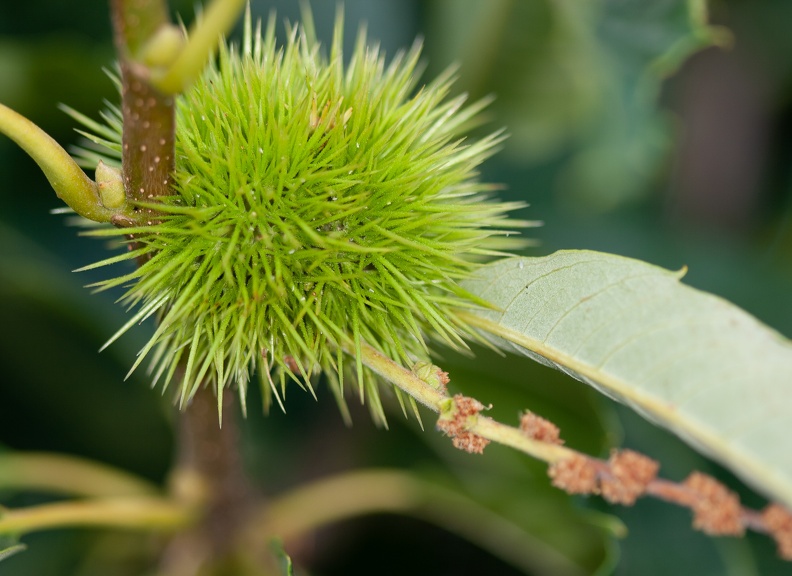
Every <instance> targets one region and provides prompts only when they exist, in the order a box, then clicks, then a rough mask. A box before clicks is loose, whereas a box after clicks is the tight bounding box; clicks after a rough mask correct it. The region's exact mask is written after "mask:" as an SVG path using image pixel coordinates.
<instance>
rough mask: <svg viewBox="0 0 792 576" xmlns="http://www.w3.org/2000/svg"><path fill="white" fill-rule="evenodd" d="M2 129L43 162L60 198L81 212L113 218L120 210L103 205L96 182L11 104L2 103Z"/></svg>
mask: <svg viewBox="0 0 792 576" xmlns="http://www.w3.org/2000/svg"><path fill="white" fill-rule="evenodd" d="M0 133H3V134H5V135H6V136H8V137H9V138H11V140H13V141H14V142H16V143H17V144H18V145H19V146H20V147H21V148H22V149H23V150H24V151H25V152H27V153H28V155H29V156H30V157H31V158H33V160H34V161H35V162H36V164H38V165H39V167H40V168H41V170H42V171H43V172H44V175H45V176H46V177H47V180H49V183H50V185H51V186H52V189H53V190H55V194H57V195H58V198H60V199H61V200H63V201H64V202H66V204H68V205H69V207H70V208H72V209H73V210H74V211H75V212H77V214H79V215H80V216H84V217H85V218H88V219H89V220H95V221H96V222H110V220H111V218H112V217H113V216H114V215H115V214H117V213H118V212H119V211H117V210H109V209H108V208H106V207H104V206H103V205H102V202H101V200H100V196H99V189H98V186H97V185H96V182H94V181H93V180H91V179H90V178H88V176H86V175H85V172H83V171H82V169H80V167H79V166H77V163H76V162H75V161H74V159H72V157H71V156H69V154H68V152H66V150H64V149H63V148H62V147H61V146H60V144H58V143H57V142H55V140H53V139H52V138H51V137H50V136H49V134H47V133H46V132H44V131H43V130H42V129H41V128H39V127H38V126H36V125H35V124H34V123H33V122H31V121H30V120H28V119H27V118H25V117H24V116H22V115H20V114H18V113H16V112H14V111H13V110H11V108H8V107H7V106H3V105H2V104H0Z"/></svg>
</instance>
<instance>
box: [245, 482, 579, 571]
mask: <svg viewBox="0 0 792 576" xmlns="http://www.w3.org/2000/svg"><path fill="white" fill-rule="evenodd" d="M378 513H394V514H403V515H409V516H412V517H415V518H419V519H422V520H425V521H427V522H430V523H432V524H435V525H437V526H440V527H442V528H444V529H446V530H448V531H449V532H452V533H454V534H457V535H459V536H461V537H463V538H465V539H467V540H469V541H471V542H473V543H475V544H477V545H479V546H481V547H482V548H484V549H486V550H489V551H490V552H492V553H493V554H494V555H495V556H497V557H499V558H503V559H504V560H506V561H508V562H511V563H512V564H513V565H515V566H518V567H520V568H522V569H524V570H525V571H526V572H528V573H531V574H553V575H555V576H559V575H576V576H577V575H581V574H582V573H583V572H582V570H580V568H579V567H577V566H576V565H575V564H574V563H572V562H570V561H569V560H568V559H567V558H566V557H564V556H563V555H561V554H559V553H558V552H557V551H556V550H555V549H553V548H552V547H550V546H549V545H547V544H546V543H544V542H542V541H541V540H538V539H537V538H536V537H535V536H533V535H531V534H530V533H528V532H526V531H525V530H524V529H523V528H521V527H520V526H518V525H516V524H514V523H513V522H511V521H510V520H508V519H506V518H503V517H502V516H500V515H498V514H496V513H494V512H492V511H491V510H488V509H487V508H485V507H483V506H481V505H480V504H478V503H477V502H475V501H474V500H472V499H471V498H468V497H467V496H464V495H462V494H459V493H456V492H455V491H453V490H450V489H448V488H445V487H443V486H438V485H435V484H432V483H429V482H425V481H423V480H420V479H418V478H415V477H414V476H412V475H410V474H407V473H405V472H403V471H400V470H384V469H383V470H364V471H355V472H349V473H345V474H340V475H337V476H333V477H330V478H326V479H322V480H318V481H316V482H312V483H310V484H306V485H303V486H300V487H299V488H297V489H295V490H292V491H289V492H287V493H286V494H283V495H281V496H279V497H277V498H276V499H274V500H272V501H270V502H269V503H268V504H267V505H266V506H264V507H262V510H261V512H260V513H258V514H257V515H256V516H254V518H253V523H252V524H251V529H250V532H249V534H248V537H249V541H250V542H251V546H252V545H253V543H256V542H262V541H265V540H267V539H269V538H272V537H273V536H277V537H279V538H282V539H284V540H286V541H288V540H290V539H293V538H297V537H300V536H304V535H305V534H308V533H310V532H312V531H314V530H316V529H318V528H321V527H322V526H326V525H328V524H332V523H334V522H338V521H341V520H346V519H349V518H353V517H357V516H363V515H368V514H378Z"/></svg>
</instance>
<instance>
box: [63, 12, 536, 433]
mask: <svg viewBox="0 0 792 576" xmlns="http://www.w3.org/2000/svg"><path fill="white" fill-rule="evenodd" d="M341 30H342V23H341V22H340V21H339V22H338V23H337V26H336V34H335V36H334V39H333V42H332V46H331V50H330V55H329V58H326V57H324V56H323V55H322V53H321V51H320V48H319V44H318V42H317V41H316V39H315V37H314V34H313V26H312V24H311V22H310V20H308V21H307V22H306V24H305V25H304V26H303V27H301V28H298V27H290V28H289V30H288V41H287V42H286V45H285V47H284V48H282V49H280V50H278V49H277V47H276V42H275V32H274V25H273V20H270V24H269V26H268V27H267V30H266V32H265V34H264V35H262V34H261V33H260V29H258V30H256V31H255V32H254V31H252V30H251V26H250V23H249V21H248V23H247V24H246V33H245V38H244V40H243V45H242V46H243V47H242V51H241V53H238V52H237V51H236V49H235V48H233V47H230V48H229V47H226V46H223V47H222V48H221V51H220V54H219V57H218V61H217V63H216V64H213V65H212V66H210V67H209V69H208V70H207V71H206V73H205V74H204V77H203V78H202V80H201V81H200V82H199V83H197V84H196V86H195V87H193V88H192V89H191V90H189V91H188V92H187V93H186V94H185V95H184V97H183V98H181V99H180V101H179V103H178V112H177V126H178V128H177V135H176V158H177V161H176V173H175V174H174V181H175V192H176V193H175V194H174V195H173V196H172V197H169V198H166V199H164V200H163V201H162V202H160V203H158V204H157V205H152V206H146V207H147V208H153V209H155V210H156V211H157V214H158V216H157V218H156V219H155V220H154V221H151V222H141V225H140V226H139V227H133V228H126V229H122V230H112V229H104V230H97V231H93V232H92V233H93V234H95V235H109V236H114V235H115V236H120V235H126V236H127V237H130V238H132V240H131V241H130V246H131V247H132V249H131V250H130V251H129V252H128V253H127V254H124V255H121V256H116V257H114V258H110V259H107V260H105V261H103V262H100V263H98V264H96V265H94V266H92V267H95V266H102V265H106V264H110V263H115V262H118V261H120V260H125V259H130V260H131V259H138V260H139V261H141V262H143V263H142V265H141V266H140V268H139V269H137V270H135V271H133V272H130V273H129V274H126V275H124V276H121V277H118V278H114V279H111V280H107V281H105V282H102V283H100V284H99V285H98V288H100V289H108V288H112V287H116V286H128V290H127V292H126V294H125V295H124V296H123V298H122V301H123V303H124V304H126V305H128V306H129V307H130V308H137V311H136V313H135V314H134V315H133V317H132V318H131V319H130V321H129V322H128V323H127V324H126V325H125V326H124V327H123V328H122V329H121V330H119V332H118V334H117V335H116V336H114V337H113V339H115V338H117V337H118V336H120V335H121V334H123V333H124V332H125V331H126V330H128V329H129V328H130V327H131V326H132V325H134V324H136V323H139V322H141V321H143V320H144V319H146V318H148V317H149V316H153V315H156V316H157V317H158V320H159V323H158V327H157V328H156V331H155V334H154V336H153V337H152V338H151V340H150V341H149V343H148V344H147V345H146V346H145V347H144V349H143V350H142V351H141V353H140V355H139V358H138V362H137V363H136V364H135V366H137V365H138V364H139V363H140V361H141V360H142V359H143V358H144V357H147V356H150V357H151V358H152V362H153V371H154V378H155V381H156V380H160V381H162V382H163V383H165V384H167V383H168V382H170V381H171V380H174V379H175V377H176V375H177V372H179V374H178V376H179V379H180V380H181V390H180V398H181V401H182V402H183V403H184V402H187V401H189V399H190V398H191V397H192V395H193V394H194V393H195V391H196V389H197V387H198V386H200V385H201V383H202V382H204V381H211V382H213V383H214V385H215V386H216V388H217V390H218V395H221V394H222V391H223V388H224V387H225V386H226V385H229V384H232V383H236V384H237V385H238V387H239V390H240V396H241V397H242V398H243V400H244V395H245V388H246V385H247V382H248V381H249V377H250V371H251V369H255V370H256V371H257V372H258V374H259V376H260V378H261V380H262V384H263V385H264V389H265V398H266V399H267V400H268V399H269V398H270V391H272V392H274V394H275V396H276V397H278V400H279V401H280V396H279V395H280V394H282V393H283V390H284V389H285V383H286V378H287V376H291V377H293V379H295V380H297V381H298V382H301V383H303V384H305V385H307V386H308V387H310V385H311V384H310V380H311V377H312V376H313V375H314V374H315V373H316V372H317V371H322V372H324V373H325V374H327V375H328V377H329V378H330V381H331V384H332V386H331V388H332V389H333V391H334V394H335V395H336V397H337V398H338V400H339V403H340V404H341V405H342V407H343V388H344V380H345V378H348V377H349V376H350V375H354V376H356V379H357V381H358V385H359V387H360V388H359V391H360V395H361V396H364V395H365V396H368V398H369V403H370V406H371V408H372V410H373V412H374V413H375V416H376V417H377V418H378V419H380V420H384V412H383V410H382V406H381V404H380V402H379V396H378V392H377V383H376V379H375V378H374V377H373V375H372V374H370V373H369V372H368V371H367V370H366V369H364V368H363V366H362V363H361V362H360V360H359V357H360V354H359V349H360V346H361V344H362V343H363V342H365V343H368V344H371V345H372V346H374V347H375V348H377V349H378V350H380V351H381V352H383V353H384V354H387V355H389V356H390V357H393V358H398V359H401V360H403V361H405V362H412V361H414V360H415V358H416V357H420V356H424V355H425V354H426V351H427V346H426V343H425V341H424V334H430V335H432V336H433V337H434V338H437V339H439V340H441V341H443V342H445V343H447V344H449V345H451V346H455V347H462V346H464V340H463V336H470V335H472V330H470V329H469V328H468V327H467V326H466V325H465V323H464V322H463V321H461V320H460V319H459V318H457V317H456V315H455V313H454V310H455V308H457V307H464V306H472V305H484V303H483V302H479V301H476V300H475V299H473V298H472V297H470V296H469V295H468V294H465V293H464V292H463V291H462V290H461V289H460V288H459V287H458V286H457V284H456V281H457V280H459V279H460V278H463V277H464V276H465V275H466V274H467V273H469V271H470V270H471V268H472V267H473V266H474V265H475V262H476V261H477V260H481V259H482V258H485V257H487V256H491V255H496V254H499V253H500V252H499V250H501V249H504V248H509V247H511V246H513V245H515V242H514V241H513V240H512V239H509V238H507V236H508V232H506V231H505V230H504V229H503V227H504V226H509V227H512V228H514V227H519V226H521V224H522V223H521V222H517V221H508V222H507V220H506V217H505V214H506V213H507V212H508V211H510V210H513V209H515V208H518V207H520V204H517V203H495V202H491V201H488V196H489V195H490V194H491V192H492V191H493V189H494V188H493V187H492V186H490V185H486V184H482V183H480V182H478V181H477V180H476V177H477V173H476V170H477V166H478V165H479V164H480V163H481V162H482V161H483V160H484V159H485V158H486V157H488V156H489V155H490V154H491V153H492V152H493V150H494V148H495V147H496V146H497V144H498V143H499V142H500V140H501V136H500V135H499V134H494V135H492V136H489V137H487V138H484V139H482V140H478V141H474V142H472V143H470V142H463V140H462V139H461V136H460V134H461V131H462V129H463V128H465V127H466V125H470V124H471V123H474V122H475V120H476V115H477V114H478V112H479V111H480V109H481V108H482V107H483V106H484V105H485V104H486V103H485V102H480V103H477V104H473V105H471V106H469V107H467V108H463V104H464V97H459V98H455V99H451V100H447V95H448V92H449V87H450V85H451V83H452V80H453V79H452V74H451V73H447V74H445V75H443V76H441V77H440V78H438V79H437V80H435V81H434V82H432V83H430V84H429V85H427V86H425V87H423V88H421V89H420V90H418V91H417V92H415V82H416V73H415V69H416V66H417V63H418V58H419V53H420V50H419V47H418V46H417V45H416V46H415V47H413V49H412V50H410V51H409V52H406V53H403V54H400V55H398V56H397V57H396V58H395V59H394V60H393V61H392V62H391V63H390V64H389V65H388V66H386V65H385V62H384V58H383V57H382V56H381V55H380V54H379V52H378V50H377V49H376V48H371V47H368V46H367V44H366V38H365V34H363V33H361V34H360V35H359V36H358V40H357V45H356V48H355V50H354V52H353V55H352V57H351V59H350V61H349V64H348V65H346V66H345V65H344V61H343V54H342V51H341V45H342V34H341ZM79 119H80V120H81V121H83V123H85V124H86V126H87V127H88V128H89V129H90V130H91V131H93V132H95V133H97V135H98V137H95V138H94V141H95V142H96V143H98V144H99V145H101V146H104V147H105V148H106V149H107V151H108V152H109V153H110V154H111V155H116V154H117V152H118V151H119V149H120V148H119V145H118V142H117V139H118V137H120V132H121V126H120V122H119V118H118V115H117V113H114V112H113V111H112V110H111V111H110V112H109V113H108V114H106V116H105V120H106V121H108V123H109V125H108V126H107V127H102V126H100V125H98V124H96V123H93V122H91V121H89V120H87V119H85V118H84V117H80V118H79ZM90 159H91V160H95V159H96V154H95V153H93V154H91V155H90ZM113 339H111V341H112V340H113ZM344 352H347V353H350V354H352V355H353V356H355V357H356V358H358V360H356V361H355V362H354V363H353V366H352V367H350V366H349V363H348V362H345V360H344ZM273 368H279V370H278V373H279V374H280V385H279V386H276V385H275V384H274V383H273V381H272V380H271V378H270V371H271V369H273ZM399 399H400V400H402V399H401V397H399Z"/></svg>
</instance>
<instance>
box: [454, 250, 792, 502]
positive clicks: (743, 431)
mask: <svg viewBox="0 0 792 576" xmlns="http://www.w3.org/2000/svg"><path fill="white" fill-rule="evenodd" d="M681 276H682V273H678V272H670V271H668V270H664V269H662V268H658V267H656V266H653V265H651V264H647V263H645V262H641V261H638V260H632V259H629V258H623V257H620V256H614V255H610V254H603V253H598V252H589V251H563V252H557V253H555V254H552V255H550V256H547V257H544V258H507V259H504V260H500V261H498V262H495V263H493V264H491V265H488V266H485V267H483V268H482V269H481V270H480V271H479V272H478V273H477V274H476V276H475V277H474V278H472V279H471V280H469V281H467V282H466V283H465V284H464V287H465V288H466V289H467V290H469V291H471V292H472V293H473V294H475V295H476V296H479V297H481V298H484V299H485V300H488V301H490V302H492V303H493V304H495V305H496V306H497V307H498V308H500V309H501V311H480V312H476V313H475V316H476V318H478V319H480V320H479V323H480V324H481V326H480V327H481V328H482V329H484V330H485V331H486V332H489V333H490V334H493V335H495V336H496V338H495V339H494V340H495V341H496V343H497V344H498V345H499V346H501V347H503V348H505V349H509V350H516V351H518V352H521V353H524V354H527V355H528V356H531V357H532V358H534V359H536V360H538V361H540V362H543V363H544V364H548V365H551V366H554V367H556V368H559V369H560V370H562V371H564V372H566V373H568V374H569V375H571V376H573V377H575V378H577V379H579V380H581V381H583V382H586V383H588V384H590V385H592V386H594V387H595V388H597V389H598V390H600V391H601V392H603V393H604V394H606V395H608V396H610V397H612V398H615V399H617V400H619V401H621V402H624V403H625V404H627V405H628V406H630V407H631V408H633V409H635V410H636V411H638V412H639V413H641V414H642V415H644V416H645V417H646V418H648V419H649V420H651V421H653V422H655V423H657V424H660V425H661V426H664V427H665V428H668V429H669V430H671V431H673V432H674V433H676V434H677V435H679V436H680V437H681V438H682V439H683V440H685V441H686V442H688V443H689V444H691V445H692V446H693V447H694V448H697V449H698V450H700V451H702V452H704V453H705V454H707V455H709V456H710V457H712V458H714V459H715V460H717V461H719V462H721V463H722V464H724V465H725V466H727V467H729V468H730V469H731V470H732V471H734V472H735V473H736V474H737V475H739V476H740V477H741V478H743V480H745V481H746V482H748V483H750V484H752V485H753V486H754V487H755V488H757V489H758V490H760V491H762V492H764V493H765V494H767V495H768V496H770V497H772V498H774V499H777V500H779V501H781V502H783V503H785V504H786V505H788V506H792V450H790V449H789V446H788V438H789V435H790V433H792V344H791V343H790V341H789V340H787V339H786V338H784V337H783V336H781V335H780V334H778V333H777V332H775V331H773V330H772V329H770V328H768V327H767V326H765V325H763V324H761V323H760V322H759V321H758V320H756V319H755V318H754V317H753V316H751V315H749V314H748V313H746V312H744V311H743V310H741V309H739V308H738V307H736V306H734V305H733V304H730V303H729V302H727V301H725V300H723V299H721V298H718V297H716V296H713V295H711V294H707V293H705V292H701V291H699V290H696V289H694V288H690V287H689V286H685V285H684V284H682V283H680V281H679V280H680V278H681Z"/></svg>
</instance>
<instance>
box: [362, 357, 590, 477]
mask: <svg viewBox="0 0 792 576" xmlns="http://www.w3.org/2000/svg"><path fill="white" fill-rule="evenodd" d="M360 355H361V361H362V362H363V364H365V365H366V366H368V367H369V368H371V369H372V370H374V372H376V373H377V374H379V375H380V376H382V377H383V378H385V379H386V380H388V381H389V382H391V383H392V384H394V385H396V386H397V387H398V388H399V389H401V390H402V391H403V392H406V393H407V394H409V395H410V396H412V397H413V398H415V399H416V400H418V401H419V402H420V403H421V404H423V405H424V406H427V407H428V408H430V409H431V410H432V411H434V412H438V413H439V412H440V411H441V403H442V402H443V401H444V400H447V399H448V396H447V395H446V394H445V393H443V392H441V391H440V390H437V389H435V388H432V387H431V386H430V385H429V384H427V383H426V382H424V381H423V380H421V379H420V378H419V377H418V376H416V375H415V374H414V373H413V372H411V371H410V370H407V369H406V368H404V367H402V366H399V365H398V364H396V363H395V362H394V361H393V360H391V359H390V358H387V357H385V356H383V355H382V354H380V353H379V352H377V351H376V350H375V349H374V348H372V347H371V346H368V345H363V346H362V347H361V351H360ZM467 430H468V431H469V432H472V433H474V434H477V435H478V436H481V437H482V438H486V439H487V440H491V441H492V442H497V443H498V444H503V445H504V446H509V447H511V448H514V449H516V450H519V451H521V452H525V453H526V454H528V455H529V456H532V457H534V458H537V459H538V460H543V461H544V462H547V463H548V464H551V463H553V462H558V461H559V460H565V459H567V458H571V457H572V456H574V455H576V454H577V452H575V451H574V450H570V449H569V448H564V447H563V446H559V445H557V444H549V443H547V442H541V441H539V440H533V439H531V438H529V437H528V436H526V435H525V434H523V433H522V432H521V431H520V430H519V429H518V428H514V427H512V426H507V425H506V424H501V423H500V422H497V421H495V420H493V419H492V418H488V417H486V416H482V415H479V416H478V418H476V419H475V422H473V423H471V424H470V425H469V426H468V427H467Z"/></svg>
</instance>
